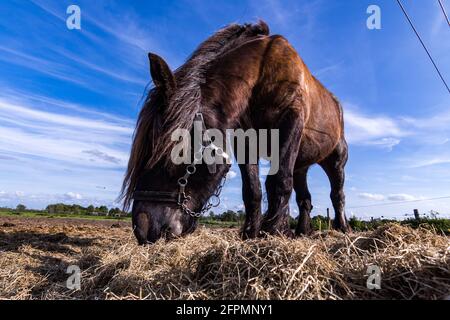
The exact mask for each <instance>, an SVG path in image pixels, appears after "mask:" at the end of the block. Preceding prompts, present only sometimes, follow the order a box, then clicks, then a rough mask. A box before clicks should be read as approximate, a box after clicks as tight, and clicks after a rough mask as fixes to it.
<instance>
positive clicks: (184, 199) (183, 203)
mask: <svg viewBox="0 0 450 320" xmlns="http://www.w3.org/2000/svg"><path fill="white" fill-rule="evenodd" d="M197 115H199V117H200V119H201V121H202V122H203V127H204V128H205V123H204V120H203V115H202V114H201V113H199V114H197ZM207 148H214V150H216V152H219V151H221V153H223V150H222V149H221V148H217V147H216V146H215V145H214V144H213V143H212V141H211V139H210V138H209V137H207V140H206V144H203V141H202V144H201V145H200V146H199V150H197V151H196V152H195V153H194V162H193V163H192V164H190V165H188V166H187V167H186V173H185V174H184V176H182V177H181V178H179V179H178V186H179V191H178V201H177V202H178V205H179V206H180V208H181V209H182V210H183V212H184V213H185V214H188V215H190V216H191V217H194V218H200V217H201V216H202V215H203V214H204V213H205V212H207V211H208V210H210V209H211V208H216V207H218V206H219V205H220V194H221V192H222V189H223V186H224V185H225V182H226V180H227V176H226V172H225V173H224V175H223V176H222V178H221V183H220V184H219V186H218V187H217V189H216V190H215V192H214V193H213V195H212V196H211V197H210V198H209V199H208V202H207V203H206V205H205V206H204V207H203V208H202V209H201V210H200V211H199V212H195V211H193V210H191V209H190V208H189V207H188V206H187V204H188V203H189V201H190V200H191V196H187V195H186V186H187V184H188V182H189V177H190V176H191V175H193V174H195V172H196V171H197V167H196V165H197V164H198V163H200V162H201V160H202V158H203V153H204V151H205V149H207ZM212 199H216V203H214V202H213V201H212Z"/></svg>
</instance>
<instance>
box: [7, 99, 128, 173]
mask: <svg viewBox="0 0 450 320" xmlns="http://www.w3.org/2000/svg"><path fill="white" fill-rule="evenodd" d="M0 110H2V112H1V113H0V136H1V137H2V139H1V141H0V152H1V153H2V154H6V155H8V156H11V155H13V156H15V157H19V158H23V157H30V156H33V157H39V158H41V159H48V160H57V161H63V162H67V163H76V164H78V165H85V166H93V165H94V166H119V167H124V166H125V164H126V161H127V157H128V154H127V152H128V147H129V143H130V137H131V134H132V132H133V129H132V128H131V127H129V126H127V125H128V124H129V122H128V121H126V120H125V121H123V123H118V122H116V123H114V122H111V121H110V120H106V119H92V118H91V117H90V116H88V115H84V116H83V114H82V113H79V115H78V116H69V115H64V114H60V113H56V112H46V111H40V110H34V109H33V108H32V107H31V106H29V105H16V104H12V103H9V102H8V101H5V100H4V99H2V98H0Z"/></svg>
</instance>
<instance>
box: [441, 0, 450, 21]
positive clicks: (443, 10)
mask: <svg viewBox="0 0 450 320" xmlns="http://www.w3.org/2000/svg"><path fill="white" fill-rule="evenodd" d="M438 2H439V5H440V6H441V9H442V13H444V16H445V19H446V20H447V24H448V25H449V26H450V21H449V20H448V15H447V12H446V11H445V7H444V4H443V3H442V2H441V0H438Z"/></svg>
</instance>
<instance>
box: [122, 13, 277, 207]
mask: <svg viewBox="0 0 450 320" xmlns="http://www.w3.org/2000/svg"><path fill="white" fill-rule="evenodd" d="M261 35H269V27H268V26H267V24H266V23H265V22H263V21H260V22H259V23H258V24H254V25H251V24H245V25H238V24H232V25H230V26H228V27H225V28H224V29H221V30H219V31H218V32H216V33H215V34H214V35H212V36H211V37H209V38H208V39H207V40H205V41H204V42H203V43H202V44H200V46H199V47H198V48H197V49H196V50H195V51H194V52H193V54H192V55H191V56H190V58H189V59H188V60H187V61H186V63H185V64H183V65H182V66H181V67H180V68H178V69H177V70H176V71H175V72H174V75H175V79H176V83H177V89H176V90H175V92H174V94H173V96H172V97H171V98H170V101H168V102H167V103H166V105H165V106H164V108H163V110H158V108H157V107H156V105H157V104H158V103H157V102H158V100H159V99H162V97H161V94H160V93H159V92H158V90H157V89H156V88H153V89H151V90H150V91H149V93H148V96H147V98H146V100H145V102H144V105H143V107H142V110H141V112H140V114H139V117H138V120H137V124H136V130H135V132H134V136H133V144H132V148H131V154H130V159H129V162H128V168H127V171H126V174H125V179H124V182H123V185H122V192H121V197H122V198H123V199H124V208H125V209H128V208H129V205H130V203H131V201H132V194H133V192H134V191H135V189H136V186H137V183H138V178H139V176H140V175H141V174H142V173H143V171H144V170H147V169H151V168H153V167H154V166H155V165H156V164H157V163H159V162H162V163H163V164H165V165H166V166H167V165H170V151H171V150H172V148H173V146H174V145H175V142H173V141H171V135H172V132H174V130H176V129H186V130H190V129H191V127H192V124H193V121H194V116H195V114H196V112H198V111H199V109H200V106H201V99H202V97H201V85H202V83H204V82H205V74H206V71H207V70H208V67H209V66H210V64H211V63H212V62H214V61H215V60H216V59H217V58H218V57H220V56H221V55H223V54H225V53H226V52H228V51H229V50H231V49H233V48H236V47H237V46H239V45H241V44H243V43H245V42H247V41H249V40H251V39H253V38H255V37H257V36H261Z"/></svg>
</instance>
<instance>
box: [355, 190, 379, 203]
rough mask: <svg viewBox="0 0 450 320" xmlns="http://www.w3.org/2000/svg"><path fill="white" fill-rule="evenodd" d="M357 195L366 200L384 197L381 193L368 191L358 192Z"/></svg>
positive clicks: (376, 199)
mask: <svg viewBox="0 0 450 320" xmlns="http://www.w3.org/2000/svg"><path fill="white" fill-rule="evenodd" d="M358 197H360V198H361V199H368V200H374V201H382V200H384V199H385V197H384V195H382V194H378V193H368V192H363V193H360V194H358Z"/></svg>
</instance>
